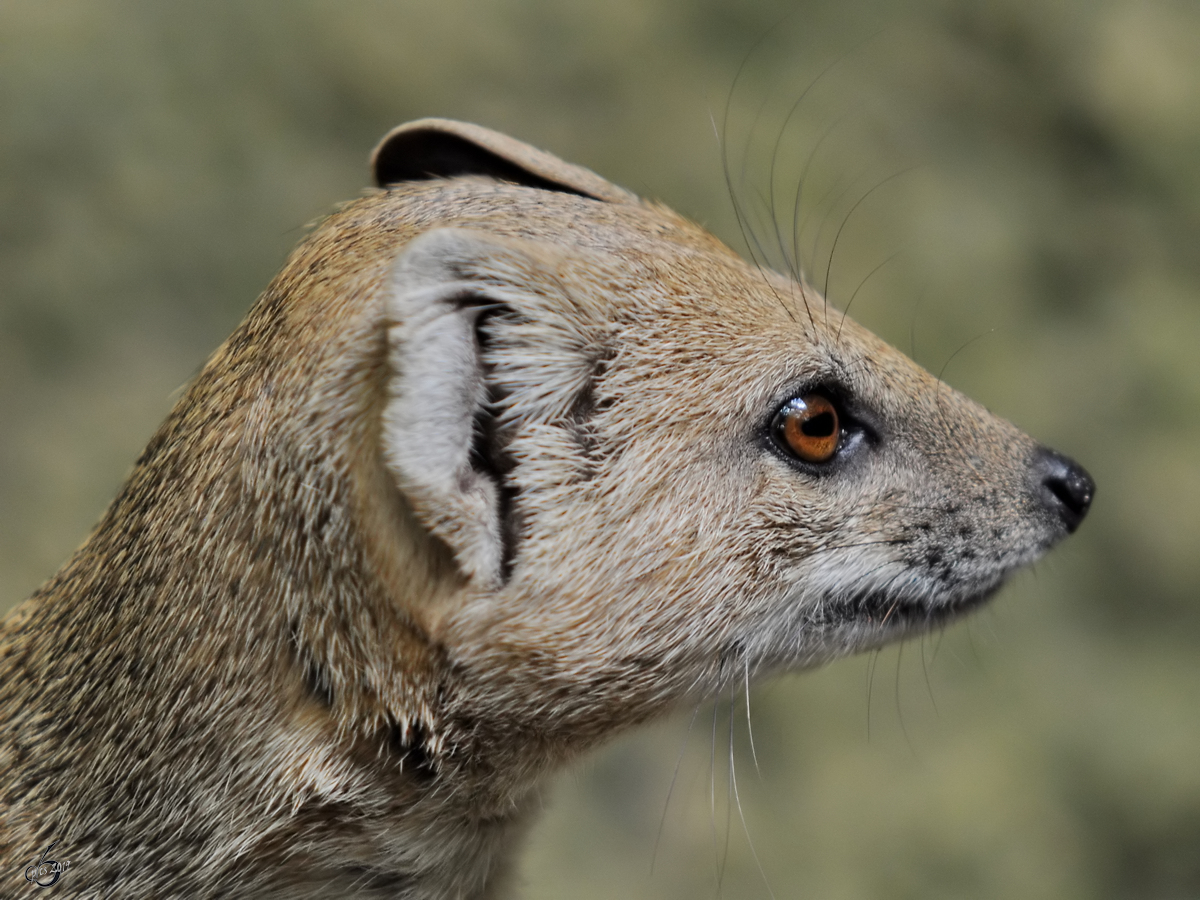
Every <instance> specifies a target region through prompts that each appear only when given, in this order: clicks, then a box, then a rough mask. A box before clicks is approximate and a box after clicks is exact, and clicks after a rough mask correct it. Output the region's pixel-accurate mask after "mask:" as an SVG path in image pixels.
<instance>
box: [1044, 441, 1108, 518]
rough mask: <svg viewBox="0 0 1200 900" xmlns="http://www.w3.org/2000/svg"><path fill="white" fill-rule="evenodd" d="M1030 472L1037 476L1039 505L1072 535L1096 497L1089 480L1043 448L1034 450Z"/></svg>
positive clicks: (1082, 471) (1080, 468)
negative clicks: (1033, 471)
mask: <svg viewBox="0 0 1200 900" xmlns="http://www.w3.org/2000/svg"><path fill="white" fill-rule="evenodd" d="M1034 468H1035V469H1037V470H1038V473H1039V474H1040V475H1041V487H1042V491H1041V496H1042V501H1043V502H1044V503H1045V504H1046V506H1047V507H1048V508H1049V509H1051V510H1052V511H1054V512H1055V513H1057V514H1058V516H1059V518H1060V519H1062V522H1063V524H1064V525H1065V526H1066V528H1067V531H1069V532H1071V531H1074V530H1075V529H1076V528H1078V527H1079V523H1080V522H1082V521H1083V517H1084V516H1086V515H1087V511H1088V508H1089V507H1090V506H1091V505H1092V497H1093V496H1094V495H1095V493H1096V483H1095V482H1094V481H1092V476H1090V475H1089V474H1088V473H1087V470H1086V469H1084V468H1083V466H1081V465H1079V463H1077V462H1075V461H1074V460H1073V459H1069V458H1068V457H1066V456H1063V455H1062V454H1061V453H1055V452H1054V451H1053V450H1048V449H1046V448H1041V449H1039V450H1038V455H1037V458H1036V461H1035V463H1034Z"/></svg>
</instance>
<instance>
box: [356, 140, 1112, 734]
mask: <svg viewBox="0 0 1200 900" xmlns="http://www.w3.org/2000/svg"><path fill="white" fill-rule="evenodd" d="M374 164H375V170H376V175H377V179H378V181H379V183H380V184H381V185H382V186H384V187H385V188H386V189H387V194H386V195H384V198H377V199H376V201H375V202H377V203H386V204H387V206H388V208H389V214H390V215H393V216H395V217H396V218H397V219H399V220H400V221H403V222H404V223H405V225H406V226H407V228H408V229H411V232H410V234H409V235H406V237H407V240H406V241H405V242H403V243H402V244H398V245H397V247H396V249H395V252H394V260H393V261H390V262H389V268H388V271H387V274H386V276H385V277H384V278H383V279H382V282H381V284H380V286H379V288H378V289H379V290H380V291H381V293H382V295H383V298H384V299H383V302H384V304H385V305H386V308H387V310H388V320H389V326H388V346H389V357H388V358H389V363H390V372H389V375H388V378H387V390H388V399H387V403H386V406H385V408H384V410H383V413H382V428H381V430H380V437H379V439H380V441H381V443H382V446H383V455H384V458H385V460H386V465H387V468H388V471H389V473H390V474H391V476H392V477H393V478H394V481H395V484H396V486H397V487H398V489H399V491H400V492H401V493H402V494H403V496H404V497H405V499H406V501H407V503H408V504H410V505H411V508H412V511H413V514H414V516H415V517H416V519H417V520H418V521H419V522H420V523H421V525H422V526H423V528H424V529H426V530H427V532H428V533H429V534H430V535H433V536H435V537H436V539H437V540H438V541H439V542H441V543H444V544H445V546H446V547H448V548H449V549H450V551H451V552H452V555H453V559H454V564H455V568H456V570H457V572H456V576H455V577H456V578H457V579H460V581H457V582H456V584H457V585H458V586H457V587H456V589H455V590H454V591H453V592H452V593H451V594H449V595H447V596H446V597H445V598H444V599H442V600H440V601H438V602H436V603H433V604H430V605H428V606H422V605H420V604H416V605H415V606H414V605H412V604H411V601H409V605H408V607H407V608H408V612H409V614H410V615H412V616H413V617H414V619H416V620H418V621H420V622H421V623H422V627H423V628H424V629H426V631H427V633H428V634H429V636H430V638H431V640H433V641H435V642H437V643H438V644H439V645H440V646H442V647H444V648H445V652H446V654H447V657H448V658H449V659H450V660H451V661H452V664H453V666H454V668H455V671H456V672H457V673H458V674H459V675H460V676H461V677H462V678H463V679H464V681H463V683H464V684H469V685H470V687H469V689H464V690H465V693H464V700H465V701H466V705H465V706H464V707H463V708H464V709H466V708H468V707H469V708H470V709H471V710H472V712H471V713H470V715H471V717H478V718H480V719H486V718H490V714H494V715H497V716H500V717H501V718H502V719H503V720H504V721H505V723H506V724H507V725H509V726H516V725H517V724H518V723H519V724H520V725H523V726H525V727H527V728H529V729H530V730H532V731H536V732H537V733H539V734H542V735H551V734H554V735H576V736H593V735H599V734H602V733H605V732H607V731H609V730H611V729H612V728H613V727H615V726H619V725H621V724H624V723H627V722H630V721H636V720H637V719H639V718H643V717H645V716H647V715H650V714H652V713H653V712H654V711H656V710H658V709H660V708H662V707H663V706H664V705H670V704H672V703H675V702H678V701H679V700H681V699H683V698H685V697H690V696H694V695H696V694H705V693H708V692H713V691H715V690H717V689H718V688H719V687H720V686H722V685H724V684H727V683H728V682H729V681H730V680H731V679H739V680H740V679H748V678H753V677H754V676H757V675H759V674H760V673H763V672H766V671H771V670H780V669H788V668H797V667H803V666H809V665H813V664H815V663H819V662H822V661H825V660H828V659H831V658H833V657H836V656H839V655H842V654H845V653H849V652H853V651H856V650H861V649H864V648H869V647H875V646H878V645H880V644H882V643H884V642H886V641H889V640H893V639H896V638H900V637H903V636H905V635H909V634H912V633H914V632H919V631H922V630H926V629H929V628H932V627H936V626H938V625H941V624H942V623H945V622H946V621H948V620H950V619H952V618H954V617H955V616H958V615H960V614H962V613H963V612H965V611H967V610H970V609H971V608H973V607H975V606H977V605H979V604H980V603H981V602H982V601H983V600H985V599H986V598H988V597H989V596H990V595H991V594H992V593H993V592H994V591H995V590H996V589H997V588H998V587H999V586H1000V584H1001V583H1002V582H1003V580H1004V579H1005V577H1006V576H1007V575H1008V574H1009V573H1011V572H1013V571H1014V570H1015V569H1017V568H1019V567H1021V566H1024V565H1028V564H1029V563H1031V562H1033V561H1034V560H1036V559H1037V558H1038V557H1039V556H1041V555H1042V554H1043V553H1044V552H1045V551H1046V550H1047V549H1048V548H1049V547H1050V546H1051V545H1052V544H1054V543H1055V542H1056V541H1058V540H1059V539H1060V538H1062V537H1063V536H1065V535H1066V534H1068V533H1069V532H1071V531H1073V530H1074V529H1075V527H1076V526H1077V525H1078V524H1079V522H1080V520H1081V519H1082V518H1083V516H1084V514H1085V513H1086V511H1087V509H1088V505H1089V503H1090V501H1091V496H1092V492H1093V485H1092V482H1091V481H1090V479H1089V477H1088V476H1087V474H1086V473H1085V472H1084V471H1083V470H1082V469H1081V468H1080V467H1079V466H1077V465H1076V464H1075V463H1073V462H1071V461H1070V460H1068V459H1066V458H1065V457H1062V456H1060V455H1058V454H1055V453H1054V452H1052V451H1049V450H1047V449H1045V448H1044V447H1041V446H1039V445H1038V444H1037V443H1035V442H1034V441H1033V440H1032V439H1030V438H1029V437H1027V436H1025V435H1024V434H1022V433H1021V432H1020V431H1018V430H1017V429H1016V428H1014V427H1013V426H1012V425H1010V424H1008V423H1007V422H1005V421H1003V420H1001V419H999V418H997V417H996V416H993V415H991V414H990V413H988V412H987V411H986V410H984V409H983V408H982V407H980V406H979V405H978V404H976V403H974V402H972V401H971V400H969V399H967V398H966V397H964V396H962V395H961V394H959V393H957V392H956V391H953V390H951V389H950V388H948V387H947V386H946V385H944V384H941V383H940V382H939V381H938V379H935V378H933V377H932V376H931V375H929V374H928V373H927V372H925V371H924V370H922V369H921V368H920V367H918V366H917V365H916V364H914V363H913V362H911V361H910V360H909V359H907V358H906V357H905V356H904V355H903V354H901V353H899V352H898V351H896V350H895V349H894V348H892V347H890V346H888V345H887V344H885V343H883V342H882V341H880V340H879V339H878V338H876V337H874V336H873V335H871V334H870V333H869V332H867V331H866V330H864V329H863V328H861V327H860V326H858V325H857V324H856V323H854V322H853V321H851V320H849V319H847V318H845V317H844V316H843V315H842V314H841V313H840V312H838V311H836V310H832V309H830V308H829V307H828V306H827V304H826V303H825V302H824V300H823V299H822V298H821V297H820V296H819V295H818V294H817V293H816V292H815V291H813V289H812V288H811V287H809V286H807V285H804V284H799V283H796V282H795V281H793V280H791V279H788V278H785V277H783V276H780V275H778V274H776V273H774V272H770V271H764V270H762V269H761V268H759V267H756V266H752V265H748V264H746V263H745V262H744V261H743V260H741V259H740V258H738V257H737V256H735V255H734V254H733V253H731V252H730V251H729V250H727V249H726V248H725V247H724V246H722V245H721V244H719V243H718V242H717V241H716V240H715V239H714V238H712V237H711V236H710V235H708V234H707V233H706V232H704V231H703V230H701V229H699V228H698V227H696V226H694V225H692V224H690V223H688V222H686V221H684V220H682V219H681V218H680V217H678V216H677V215H675V214H674V213H672V212H670V211H669V210H667V209H664V208H662V207H661V206H655V205H652V204H647V203H643V202H639V201H638V200H637V199H636V198H634V197H633V196H632V195H630V194H628V193H627V192H625V191H624V190H622V189H620V188H617V187H615V186H613V185H611V184H608V183H607V182H604V181H602V180H601V179H599V178H598V177H597V176H596V175H594V174H593V173H591V172H588V171H586V170H583V169H580V168H578V167H575V166H570V165H567V164H565V163H563V162H561V161H559V160H557V159H554V158H553V157H550V156H548V155H546V154H543V153H541V152H539V151H536V150H533V149H532V148H529V147H526V146H523V145H520V144H517V143H515V142H513V141H511V140H510V139H507V138H503V137H501V136H499V135H495V134H493V133H490V132H487V131H484V130H483V129H479V128H476V127H473V126H467V125H461V124H457V123H449V122H444V121H425V122H417V123H413V124H411V125H407V126H403V127H401V128H399V129H397V130H396V131H394V132H393V133H392V134H391V135H389V136H388V137H387V138H386V139H385V141H384V142H383V143H382V144H381V145H380V147H379V148H378V149H377V150H376V152H375V156H374ZM333 227H334V229H335V230H334V232H333V233H334V234H336V233H337V232H336V225H335V226H333ZM400 602H401V603H404V602H405V601H404V600H401V601H400ZM489 711H490V712H489Z"/></svg>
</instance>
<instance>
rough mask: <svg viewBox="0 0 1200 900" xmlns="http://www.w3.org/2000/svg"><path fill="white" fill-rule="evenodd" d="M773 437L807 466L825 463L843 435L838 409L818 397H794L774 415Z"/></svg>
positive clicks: (820, 396) (807, 395) (817, 395)
mask: <svg viewBox="0 0 1200 900" xmlns="http://www.w3.org/2000/svg"><path fill="white" fill-rule="evenodd" d="M773 428H774V431H775V437H776V439H777V440H778V441H779V443H780V444H781V445H783V447H784V448H786V449H787V450H790V451H791V452H792V453H794V454H795V455H796V457H797V458H799V459H800V460H802V461H803V462H806V463H826V462H829V460H831V459H833V456H834V454H835V453H837V449H838V444H839V442H840V440H841V436H842V426H841V422H840V421H839V419H838V411H837V407H835V406H834V405H833V402H832V401H830V399H829V398H828V397H825V396H823V395H821V394H804V395H803V396H801V397H793V398H792V399H791V400H789V401H788V402H787V403H785V404H784V406H783V408H782V409H781V410H779V412H777V413H776V414H775V422H774V425H773Z"/></svg>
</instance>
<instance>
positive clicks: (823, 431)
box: [800, 412, 833, 437]
mask: <svg viewBox="0 0 1200 900" xmlns="http://www.w3.org/2000/svg"><path fill="white" fill-rule="evenodd" d="M800 430H801V431H802V432H804V433H805V434H806V435H808V436H809V437H829V436H830V435H831V434H833V413H827V412H823V413H821V414H820V415H816V416H813V417H812V418H811V419H808V420H806V421H805V422H803V423H801V425H800Z"/></svg>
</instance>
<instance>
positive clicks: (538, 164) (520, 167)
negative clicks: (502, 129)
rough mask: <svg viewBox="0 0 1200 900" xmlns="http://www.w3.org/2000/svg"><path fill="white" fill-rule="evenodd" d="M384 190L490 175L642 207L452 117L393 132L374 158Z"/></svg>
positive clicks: (548, 157) (588, 174) (611, 187)
mask: <svg viewBox="0 0 1200 900" xmlns="http://www.w3.org/2000/svg"><path fill="white" fill-rule="evenodd" d="M371 169H372V171H373V172H374V174H375V183H376V184H377V185H379V186H380V187H387V186H388V185H389V184H398V183H400V182H402V181H422V180H425V179H429V178H454V177H455V176H459V175H485V176H488V177H490V178H496V179H499V180H501V181H510V182H512V183H513V184H523V185H526V186H528V187H534V188H541V189H542V190H547V191H560V192H566V193H569V194H580V195H581V196H584V197H591V198H592V199H593V200H604V201H606V202H608V203H637V202H638V198H637V196H636V195H635V194H632V193H630V192H629V191H627V190H625V189H624V188H622V187H617V186H616V185H615V184H612V183H610V182H608V181H605V180H604V179H603V178H601V177H600V176H599V175H597V174H596V173H595V172H593V171H591V170H589V169H585V168H583V167H582V166H575V165H571V164H570V163H566V162H563V161H562V160H561V159H559V158H558V157H557V156H554V155H552V154H550V153H547V152H545V151H544V150H538V149H537V148H536V147H531V146H529V145H528V144H523V143H521V142H520V141H517V140H514V139H513V138H510V137H508V136H506V135H503V134H500V133H499V132H496V131H492V130H491V129H488V128H483V127H482V126H479V125H471V124H469V123H467V122H455V121H452V120H450V119H419V120H418V121H416V122H409V123H408V124H407V125H401V126H400V127H398V128H394V129H393V130H392V131H391V132H389V133H388V134H387V136H385V137H384V139H383V140H382V141H380V142H379V146H377V147H376V148H375V150H374V152H373V153H372V154H371Z"/></svg>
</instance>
